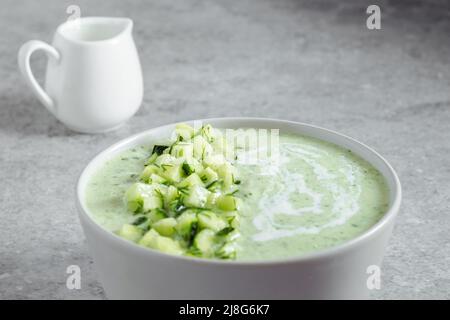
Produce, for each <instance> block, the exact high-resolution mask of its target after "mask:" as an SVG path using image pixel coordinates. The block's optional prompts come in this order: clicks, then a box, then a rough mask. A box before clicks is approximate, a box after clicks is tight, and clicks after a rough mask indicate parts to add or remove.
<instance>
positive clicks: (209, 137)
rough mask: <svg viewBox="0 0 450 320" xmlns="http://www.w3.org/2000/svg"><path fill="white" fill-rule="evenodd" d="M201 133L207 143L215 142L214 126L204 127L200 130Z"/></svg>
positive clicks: (207, 125)
mask: <svg viewBox="0 0 450 320" xmlns="http://www.w3.org/2000/svg"><path fill="white" fill-rule="evenodd" d="M199 133H200V134H201V136H202V137H203V138H205V139H206V141H208V142H213V141H214V129H213V128H212V126H211V125H210V124H206V125H203V126H202V127H201V128H200V132H199Z"/></svg>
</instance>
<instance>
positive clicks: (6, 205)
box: [0, 0, 450, 299]
mask: <svg viewBox="0 0 450 320" xmlns="http://www.w3.org/2000/svg"><path fill="white" fill-rule="evenodd" d="M404 2H405V1H390V2H388V1H378V2H377V3H378V4H379V5H380V6H381V8H382V30H381V31H369V30H367V29H366V28H365V18H366V14H365V8H366V7H367V5H368V4H369V2H368V1H351V2H348V1H345V4H344V1H342V2H338V1H317V0H310V1H300V0H264V1H232V2H231V1H218V0H217V1H195V0H189V1H176V2H175V1H163V0H160V1H145V2H144V1H133V2H125V1H89V2H88V1H77V2H76V3H77V4H79V5H80V6H81V9H82V14H83V15H113V16H129V17H131V18H133V19H134V20H135V30H134V36H135V41H136V43H137V46H138V50H139V53H140V57H141V61H142V65H143V71H144V75H145V100H144V103H143V105H142V108H141V109H140V111H139V113H138V114H137V115H136V116H135V117H134V118H133V119H132V120H131V121H129V123H128V124H127V125H126V126H124V127H123V128H121V129H120V130H118V131H116V132H113V133H109V134H105V135H80V134H76V133H74V132H71V131H69V130H68V129H66V128H65V127H64V126H63V125H62V124H60V123H58V122H57V121H56V120H55V119H54V118H52V116H50V115H49V114H48V113H47V111H46V110H45V109H44V108H43V107H42V106H40V105H39V103H38V101H37V100H36V99H35V98H34V97H33V96H32V94H31V92H30V91H29V90H28V89H27V88H26V87H25V85H24V84H23V82H22V81H21V79H20V77H19V74H18V71H17V67H16V52H17V50H18V48H19V46H20V44H21V43H23V42H24V41H26V40H29V39H33V38H38V39H42V40H45V41H50V40H51V37H52V33H53V31H54V29H55V27H56V26H57V24H59V23H60V22H62V21H64V20H65V17H66V14H65V8H66V7H67V5H68V4H70V3H73V2H72V1H70V2H68V1H5V0H0V7H1V8H2V9H1V10H0V29H1V30H2V33H1V38H0V79H1V80H0V145H1V147H2V151H1V152H0V181H1V188H0V196H1V198H0V209H1V210H0V221H1V223H0V229H1V230H0V298H2V299H6V298H8V299H10V298H19V299H25V298H26V299H28V298H33V299H53V298H56V299H78V298H87V299H99V298H104V294H103V291H102V288H101V286H100V284H99V283H98V282H97V280H96V275H95V272H94V270H93V265H92V261H91V259H90V257H89V255H88V252H87V248H86V244H85V241H84V237H83V234H82V230H81V228H80V226H79V223H78V218H77V215H76V212H75V207H74V185H75V182H76V179H77V176H78V174H79V172H80V170H81V169H82V168H83V167H84V166H85V165H86V163H87V162H88V160H89V159H90V158H91V157H92V156H93V155H94V154H95V153H96V152H98V151H100V150H102V149H103V148H105V147H107V146H108V145H110V144H111V143H113V142H115V141H117V140H118V139H121V138H124V137H126V136H128V135H130V134H132V133H136V132H139V131H142V130H144V129H147V128H151V127H154V126H158V125H161V124H165V123H169V122H173V121H179V120H185V119H192V118H203V117H217V116H241V115H242V116H263V117H276V118H283V119H291V120H298V121H303V122H308V123H313V124H317V125H320V126H324V127H327V128H331V129H335V130H338V131H340V132H343V133H346V134H348V135H351V136H353V137H355V138H358V139H360V140H361V141H363V142H365V143H367V144H369V145H371V146H373V147H374V148H375V149H377V150H378V151H379V152H380V153H382V154H383V155H385V156H386V157H387V159H389V160H390V161H391V163H392V164H393V166H394V167H395V168H396V169H397V170H398V173H399V175H400V178H401V181H402V183H403V188H404V201H403V206H402V210H401V213H400V216H399V219H398V223H397V225H396V228H395V230H394V235H393V237H392V240H391V242H390V245H389V248H388V251H387V254H386V257H385V262H384V269H383V278H382V289H381V290H380V291H378V292H375V293H374V297H375V298H386V299H398V298H440V299H443V298H447V299H449V298H450V268H449V267H450V230H449V227H450V207H449V200H450V199H449V197H450V183H449V181H450V166H449V160H448V157H449V155H450V133H449V127H450V11H449V10H450V9H449V4H448V1H446V0H443V1H426V2H421V1H410V3H411V4H410V5H408V4H402V3H404ZM33 62H34V66H35V67H34V69H35V70H36V73H37V74H40V75H41V76H42V70H43V66H44V62H45V59H43V57H41V56H40V57H36V58H33ZM71 264H77V265H79V266H80V267H81V270H82V289H81V290H73V291H70V290H68V289H66V286H65V280H66V273H65V270H66V267H67V266H68V265H71Z"/></svg>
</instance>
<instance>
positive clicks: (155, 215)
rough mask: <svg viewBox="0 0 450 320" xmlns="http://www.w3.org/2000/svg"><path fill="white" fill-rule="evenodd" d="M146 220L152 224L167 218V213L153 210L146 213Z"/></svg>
mask: <svg viewBox="0 0 450 320" xmlns="http://www.w3.org/2000/svg"><path fill="white" fill-rule="evenodd" d="M148 218H149V219H150V221H151V222H152V223H155V222H157V221H159V220H162V219H165V218H167V213H166V212H165V211H164V210H162V209H159V208H157V209H154V210H151V211H150V212H149V213H148Z"/></svg>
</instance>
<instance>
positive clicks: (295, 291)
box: [77, 118, 401, 299]
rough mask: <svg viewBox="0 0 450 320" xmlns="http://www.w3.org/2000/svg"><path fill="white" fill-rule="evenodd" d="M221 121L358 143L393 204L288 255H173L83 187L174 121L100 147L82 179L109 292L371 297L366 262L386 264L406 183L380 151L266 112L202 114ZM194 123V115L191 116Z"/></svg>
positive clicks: (94, 248)
mask: <svg viewBox="0 0 450 320" xmlns="http://www.w3.org/2000/svg"><path fill="white" fill-rule="evenodd" d="M201 121H202V122H203V123H210V124H211V125H213V126H214V127H218V128H240V127H241V128H242V127H251V128H267V129H274V128H278V129H280V133H284V132H289V133H299V134H304V135H307V136H311V137H315V138H319V139H322V140H326V141H329V142H332V143H335V144H337V145H340V146H343V147H345V148H348V149H350V150H352V151H353V152H354V153H356V154H358V155H359V156H361V157H362V158H364V159H366V160H367V161H369V162H370V163H371V164H372V165H373V166H374V167H376V168H377V169H378V170H379V171H380V172H381V173H382V174H383V176H384V177H385V179H386V181H387V184H388V186H389V189H390V206H389V211H388V212H387V213H386V214H385V215H384V217H383V218H382V219H381V220H380V221H379V222H378V223H377V224H375V225H374V226H372V227H371V228H370V229H369V230H367V231H366V232H364V233H363V234H362V235H360V236H358V237H356V238H354V239H352V240H349V241H347V242H345V243H343V244H341V245H338V246H335V247H332V248H329V249H326V250H322V251H317V252H313V253H310V254H306V255H302V256H300V257H293V258H290V259H283V260H270V261H261V262H240V261H218V260H207V259H197V258H189V257H179V256H172V255H167V254H164V253H161V252H158V251H154V250H150V249H146V248H142V247H140V246H137V245H135V244H133V243H131V242H129V241H126V240H124V239H122V238H120V237H118V236H116V235H114V234H113V233H111V232H109V231H107V230H105V229H103V228H102V227H100V226H99V225H98V224H96V223H95V222H94V221H93V220H92V219H91V217H90V216H89V214H88V209H87V207H86V204H85V189H86V185H87V183H88V181H89V178H90V177H91V176H92V174H93V173H94V172H95V171H96V170H97V169H98V168H99V167H100V166H101V165H102V164H103V163H104V162H105V161H106V160H107V159H109V158H111V157H114V156H115V155H117V154H118V153H120V152H122V151H124V150H127V149H129V148H132V147H134V146H138V145H141V144H149V143H152V141H155V140H159V139H160V138H166V137H168V136H170V133H171V132H172V130H173V128H174V124H171V125H166V126H162V127H158V128H154V129H150V130H148V131H145V132H142V133H139V134H137V135H134V136H132V137H129V138H127V139H124V140H122V141H120V142H118V143H116V144H114V145H113V146H111V147H109V148H108V149H106V150H105V151H103V152H101V153H100V154H98V155H97V156H96V157H95V158H94V159H93V160H92V161H91V162H90V163H89V164H88V166H87V167H86V168H85V169H84V171H83V172H82V174H81V176H80V179H79V181H78V187H77V198H78V201H77V202H78V208H79V216H80V220H81V224H82V226H83V229H84V233H85V235H86V238H87V241H88V244H89V248H90V250H91V254H92V256H93V259H94V263H95V266H96V268H97V271H98V275H99V278H100V281H101V283H102V284H103V287H104V289H105V292H106V295H107V296H108V298H111V299H260V298H261V299H348V298H350V299H365V298H367V297H368V294H369V288H368V286H367V280H368V277H369V274H368V273H367V269H368V267H369V266H371V265H376V266H380V264H381V260H382V257H383V253H384V250H385V247H386V244H387V241H388V238H389V236H390V234H391V231H392V227H393V225H394V219H395V216H396V214H397V212H398V210H399V207H400V201H401V187H400V182H399V180H398V177H397V175H396V173H395V172H394V170H393V169H392V167H391V166H390V165H389V164H388V163H387V162H386V160H384V159H383V158H382V157H381V156H380V155H379V154H378V153H376V152H375V151H374V150H372V149H370V148H369V147H367V146H365V145H363V144H362V143H360V142H358V141H356V140H354V139H352V138H349V137H347V136H344V135H341V134H339V133H336V132H333V131H330V130H326V129H322V128H319V127H316V126H311V125H307V124H302V123H297V122H291V121H282V120H274V119H261V118H219V119H205V120H201ZM188 123H190V122H188Z"/></svg>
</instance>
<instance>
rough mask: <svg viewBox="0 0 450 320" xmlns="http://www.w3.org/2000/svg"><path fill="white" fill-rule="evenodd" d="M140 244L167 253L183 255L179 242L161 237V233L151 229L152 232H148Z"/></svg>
mask: <svg viewBox="0 0 450 320" xmlns="http://www.w3.org/2000/svg"><path fill="white" fill-rule="evenodd" d="M139 244H140V245H143V246H145V247H148V248H152V249H157V250H160V251H162V252H166V253H171V254H182V253H183V250H182V248H181V247H180V244H179V243H178V242H176V241H175V240H173V239H171V238H168V237H164V236H161V235H159V233H158V232H157V231H156V230H154V229H150V231H148V232H147V233H146V234H145V235H144V236H143V237H142V239H141V240H140V241H139Z"/></svg>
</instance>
